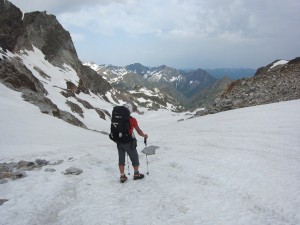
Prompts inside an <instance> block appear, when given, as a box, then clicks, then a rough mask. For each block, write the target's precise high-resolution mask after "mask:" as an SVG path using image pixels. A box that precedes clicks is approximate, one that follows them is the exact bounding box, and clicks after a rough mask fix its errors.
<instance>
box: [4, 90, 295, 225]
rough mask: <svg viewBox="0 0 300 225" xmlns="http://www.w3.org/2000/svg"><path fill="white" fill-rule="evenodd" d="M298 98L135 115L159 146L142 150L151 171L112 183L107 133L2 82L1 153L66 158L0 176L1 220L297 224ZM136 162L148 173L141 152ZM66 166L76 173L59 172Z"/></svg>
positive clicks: (113, 156) (114, 174)
mask: <svg viewBox="0 0 300 225" xmlns="http://www.w3.org/2000/svg"><path fill="white" fill-rule="evenodd" d="M299 103H300V100H296V101H290V102H282V103H276V104H270V105H264V106H257V107H250V108H244V109H238V110H234V111H227V112H223V113H219V114H214V115H208V116H205V117H199V118H195V119H190V120H184V121H182V122H177V120H179V119H182V118H186V117H187V116H186V115H184V114H174V113H170V112H168V111H158V112H145V115H134V116H136V117H137V118H138V120H139V124H140V127H141V128H142V129H143V130H144V131H145V132H147V133H148V134H149V141H148V142H149V143H148V144H149V145H151V144H153V145H158V146H160V149H158V150H157V151H156V154H155V155H152V156H148V159H149V172H150V175H149V176H147V175H146V177H145V179H144V180H139V181H133V180H132V178H131V176H132V169H131V168H130V172H131V175H130V176H129V177H130V179H129V180H128V181H127V182H126V183H125V184H120V183H119V172H118V168H117V151H116V146H115V145H114V143H112V142H111V141H110V140H109V139H108V137H107V136H105V135H103V134H101V133H96V132H92V131H88V130H84V129H80V128H77V127H74V126H71V125H69V124H66V123H64V122H63V121H61V120H59V119H56V118H54V117H51V116H48V115H44V114H41V113H40V112H39V109H38V108H37V107H35V106H33V105H31V104H29V103H26V102H24V101H23V100H21V97H20V95H19V93H17V92H14V91H11V90H10V89H7V88H6V87H4V86H3V85H2V84H0V105H1V116H0V123H1V131H0V162H2V163H3V162H11V161H15V162H17V161H19V160H35V159H37V158H40V159H47V160H49V161H51V162H55V161H57V160H64V161H63V163H62V164H60V165H52V166H51V165H49V166H47V168H54V169H55V170H56V171H55V172H53V173H49V172H45V171H44V168H42V169H40V170H33V171H28V172H26V173H27V177H25V178H23V179H19V180H14V181H13V180H9V181H8V182H7V183H5V184H0V199H8V200H9V201H7V202H5V203H4V204H3V205H1V206H0V224H1V225H21V224H22V225H27V224H28V225H32V224H44V225H47V224H51V225H52V224H54V225H74V224H75V225H81V224H82V225H83V224H88V225H96V224H97V225H99V224H105V225H107V224H114V225H115V224H129V225H135V224H139V225H141V224H142V225H143V224H155V225H160V224H161V225H166V224H201V225H216V224H218V225H233V224H234V225H260V224H266V225H267V224H272V225H283V224H284V225H296V224H300V117H299V111H300V104H299ZM24 112H26V113H24ZM102 129H103V130H105V129H106V130H107V129H108V127H102ZM142 149H143V143H142V139H141V138H139V142H138V151H139V152H140V151H141V150H142ZM140 161H141V167H140V171H141V172H146V158H145V155H143V154H142V153H140ZM70 166H74V167H78V168H81V169H82V170H83V173H82V174H81V175H78V176H71V175H70V176H65V175H63V174H62V172H63V171H64V170H65V169H66V168H68V167H70ZM126 169H127V167H126ZM126 172H127V171H126Z"/></svg>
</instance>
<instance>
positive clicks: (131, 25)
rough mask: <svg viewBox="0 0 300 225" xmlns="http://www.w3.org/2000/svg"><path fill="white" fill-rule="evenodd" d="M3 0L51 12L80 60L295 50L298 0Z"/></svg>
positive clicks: (178, 64)
mask: <svg viewBox="0 0 300 225" xmlns="http://www.w3.org/2000/svg"><path fill="white" fill-rule="evenodd" d="M10 1H11V2H12V3H13V4H15V5H16V6H17V7H19V8H20V9H21V10H22V11H23V12H32V11H47V13H48V14H53V15H55V16H56V17H57V19H58V20H59V22H60V23H61V24H62V26H63V27H64V28H65V29H66V30H67V31H69V32H70V34H71V37H72V40H73V42H74V45H75V47H76V50H77V54H78V56H79V58H80V60H82V61H84V62H87V61H93V62H95V63H97V64H113V65H116V66H126V65H129V64H132V63H137V62H138V63H141V64H143V65H145V66H149V67H154V66H160V65H168V66H171V67H174V68H178V69H187V68H191V69H192V68H193V69H196V68H206V69H214V68H241V67H245V68H253V69H257V68H259V67H261V66H265V65H267V64H269V63H271V62H273V61H274V60H277V59H286V60H290V59H293V58H295V57H298V56H300V42H299V40H300V29H299V24H298V22H299V21H300V1H299V0H285V1H280V0H251V1H249V0H209V1H208V0H165V1H161V0H147V1H146V0H85V1H82V0H64V1H62V0H43V1H41V0H31V1H30V4H28V2H27V1H24V0H10Z"/></svg>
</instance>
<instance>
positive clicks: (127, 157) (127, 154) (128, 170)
mask: <svg viewBox="0 0 300 225" xmlns="http://www.w3.org/2000/svg"><path fill="white" fill-rule="evenodd" d="M126 155H127V171H128V175H130V171H129V161H128V154H126Z"/></svg>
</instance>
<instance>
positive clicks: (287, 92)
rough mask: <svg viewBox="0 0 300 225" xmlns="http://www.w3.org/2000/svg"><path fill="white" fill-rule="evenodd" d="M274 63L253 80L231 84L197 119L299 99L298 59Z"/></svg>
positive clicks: (245, 79)
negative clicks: (227, 111) (203, 116)
mask: <svg viewBox="0 0 300 225" xmlns="http://www.w3.org/2000/svg"><path fill="white" fill-rule="evenodd" d="M276 63H277V61H275V62H273V63H271V64H270V65H268V66H266V67H262V68H260V69H258V70H257V72H256V74H255V75H254V77H252V78H244V79H240V80H236V81H234V82H232V83H230V84H229V85H228V86H227V87H226V89H225V90H224V91H223V93H222V94H221V96H220V97H218V98H217V99H216V100H215V104H214V105H213V106H211V107H208V108H207V109H205V110H204V111H199V112H198V113H197V115H206V114H212V113H217V112H221V111H226V110H231V109H237V108H243V107H248V106H255V105H261V104H268V103H275V102H280V101H289V100H294V99H299V98H300V58H295V59H293V60H291V61H289V62H287V63H284V64H278V65H276Z"/></svg>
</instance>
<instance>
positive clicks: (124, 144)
mask: <svg viewBox="0 0 300 225" xmlns="http://www.w3.org/2000/svg"><path fill="white" fill-rule="evenodd" d="M117 107H118V108H120V106H117ZM124 107H125V108H126V109H127V110H128V111H129V114H128V117H129V129H128V136H129V138H127V139H125V136H126V135H125V134H121V136H122V135H124V137H123V138H124V139H122V140H121V141H119V140H117V138H116V139H115V140H114V139H113V138H112V137H111V139H112V140H114V141H115V142H116V143H117V148H118V154H119V170H120V174H121V175H120V182H121V183H124V182H125V181H126V180H127V177H126V175H125V154H126V153H127V154H128V156H129V158H130V160H131V162H132V166H133V169H134V176H133V179H134V180H137V179H143V178H144V174H142V173H140V172H139V165H140V163H139V155H138V152H137V149H136V147H137V140H136V138H135V136H134V133H133V129H135V130H136V131H137V133H138V134H139V135H140V136H142V137H144V138H145V139H147V138H148V135H147V134H145V133H144V132H143V131H142V130H141V129H140V128H139V126H138V122H137V120H136V119H135V118H134V117H132V116H130V114H131V113H132V105H131V104H130V103H126V104H125V105H124ZM113 116H114V112H113ZM112 120H113V118H112ZM112 123H113V121H112ZM126 129H127V128H126ZM110 135H112V134H110ZM118 137H119V136H118Z"/></svg>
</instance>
